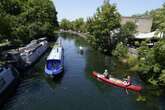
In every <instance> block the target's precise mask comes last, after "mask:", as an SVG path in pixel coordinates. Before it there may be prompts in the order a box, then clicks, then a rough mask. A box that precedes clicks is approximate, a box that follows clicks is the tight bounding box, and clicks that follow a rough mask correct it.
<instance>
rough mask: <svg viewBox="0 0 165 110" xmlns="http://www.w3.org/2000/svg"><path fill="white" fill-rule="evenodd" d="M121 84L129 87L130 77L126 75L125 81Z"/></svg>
mask: <svg viewBox="0 0 165 110" xmlns="http://www.w3.org/2000/svg"><path fill="white" fill-rule="evenodd" d="M123 84H124V85H126V86H129V85H130V84H131V76H129V75H128V76H127V78H126V79H125V81H123Z"/></svg>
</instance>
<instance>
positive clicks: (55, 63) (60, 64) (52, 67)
mask: <svg viewBox="0 0 165 110" xmlns="http://www.w3.org/2000/svg"><path fill="white" fill-rule="evenodd" d="M63 69H64V49H63V47H62V45H61V44H60V43H56V44H55V45H54V47H53V49H52V50H51V52H50V54H49V56H48V57H47V61H46V65H45V74H46V75H47V76H51V77H54V76H56V75H59V74H60V73H62V71H63Z"/></svg>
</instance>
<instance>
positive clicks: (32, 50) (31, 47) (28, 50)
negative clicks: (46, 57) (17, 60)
mask: <svg viewBox="0 0 165 110" xmlns="http://www.w3.org/2000/svg"><path fill="white" fill-rule="evenodd" d="M47 48H48V42H47V41H46V40H44V41H41V42H40V41H38V40H33V41H31V43H30V44H28V45H27V46H26V47H23V48H21V49H20V50H21V51H22V52H21V53H20V56H21V58H22V59H23V61H24V62H25V63H26V65H25V66H30V65H31V64H32V63H34V62H35V61H36V60H37V59H38V58H39V57H40V56H41V55H42V54H43V53H44V52H45V51H46V50H47Z"/></svg>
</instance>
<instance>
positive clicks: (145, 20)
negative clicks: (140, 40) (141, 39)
mask: <svg viewBox="0 0 165 110" xmlns="http://www.w3.org/2000/svg"><path fill="white" fill-rule="evenodd" d="M152 21H153V18H152V17H149V16H144V17H122V18H121V25H124V24H125V23H127V22H134V23H135V24H136V25H137V29H136V31H137V32H138V33H149V32H151V27H152Z"/></svg>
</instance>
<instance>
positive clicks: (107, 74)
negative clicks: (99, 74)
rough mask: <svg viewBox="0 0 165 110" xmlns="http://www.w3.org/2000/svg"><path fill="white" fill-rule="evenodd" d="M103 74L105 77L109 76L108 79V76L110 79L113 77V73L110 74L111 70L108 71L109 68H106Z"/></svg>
mask: <svg viewBox="0 0 165 110" xmlns="http://www.w3.org/2000/svg"><path fill="white" fill-rule="evenodd" d="M103 75H104V77H105V78H107V79H108V78H109V79H110V78H111V74H110V72H108V70H107V69H105V70H104V73H103Z"/></svg>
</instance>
